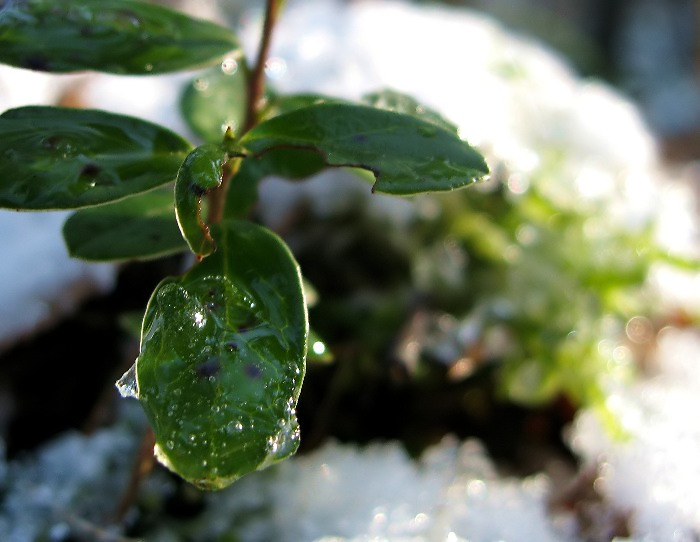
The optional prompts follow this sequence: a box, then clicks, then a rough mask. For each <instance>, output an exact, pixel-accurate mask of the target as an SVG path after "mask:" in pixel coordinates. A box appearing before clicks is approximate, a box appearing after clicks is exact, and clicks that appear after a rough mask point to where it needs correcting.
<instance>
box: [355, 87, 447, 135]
mask: <svg viewBox="0 0 700 542" xmlns="http://www.w3.org/2000/svg"><path fill="white" fill-rule="evenodd" d="M362 102H363V103H366V104H367V105H371V106H372V107H376V108H378V109H384V110H385V111H395V112H397V113H403V114H404V115H411V116H413V117H416V118H419V119H422V120H424V121H427V122H430V123H432V124H435V125H436V126H440V127H441V128H444V129H445V130H447V131H448V132H452V133H454V134H457V133H458V132H459V129H458V128H457V125H455V124H453V123H452V122H450V121H449V120H447V119H446V118H445V117H443V116H442V115H441V114H440V113H438V112H437V111H435V110H434V109H431V108H430V107H427V106H425V105H423V104H421V103H420V102H418V101H417V100H416V99H415V98H413V97H412V96H409V95H408V94H403V93H401V92H397V91H395V90H390V89H384V90H380V91H378V92H372V93H370V94H365V95H364V96H363V97H362Z"/></svg>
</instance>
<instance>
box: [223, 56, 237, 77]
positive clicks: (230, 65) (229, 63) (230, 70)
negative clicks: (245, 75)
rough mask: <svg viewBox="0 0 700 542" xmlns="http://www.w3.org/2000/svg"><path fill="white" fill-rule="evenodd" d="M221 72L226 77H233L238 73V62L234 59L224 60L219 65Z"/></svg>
mask: <svg viewBox="0 0 700 542" xmlns="http://www.w3.org/2000/svg"><path fill="white" fill-rule="evenodd" d="M221 71H222V72H224V73H225V74H226V75H233V74H234V73H236V72H237V71H238V62H236V59H235V58H225V59H224V61H223V62H222V63H221Z"/></svg>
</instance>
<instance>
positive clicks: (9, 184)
mask: <svg viewBox="0 0 700 542" xmlns="http://www.w3.org/2000/svg"><path fill="white" fill-rule="evenodd" d="M0 148H1V149H3V150H1V151H0V207H4V208H9V209H32V210H38V209H76V208H79V207H88V206H91V205H98V204H101V203H107V202H110V201H115V200H118V199H121V198H124V197H126V196H129V195H132V194H137V193H140V192H145V191H147V190H150V189H152V188H155V187H157V186H161V185H163V184H166V183H168V182H171V181H173V180H174V179H175V175H176V174H177V170H178V168H179V167H180V164H181V162H182V160H183V159H184V158H185V156H186V155H187V152H188V151H189V150H190V148H191V146H190V144H189V143H188V142H187V141H185V140H184V139H182V138H181V137H180V136H178V135H177V134H175V133H173V132H171V131H169V130H167V129H165V128H163V127H160V126H157V125H155V124H152V123H150V122H146V121H143V120H139V119H136V118H133V117H127V116H123V115H115V114H113V113H107V112H104V111H94V110H79V109H67V108H59V107H38V106H37V107H22V108H19V109H11V110H9V111H6V112H5V113H3V114H2V115H0Z"/></svg>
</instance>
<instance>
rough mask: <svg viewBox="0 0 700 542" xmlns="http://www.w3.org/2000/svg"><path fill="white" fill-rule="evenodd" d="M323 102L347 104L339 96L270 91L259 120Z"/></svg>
mask: <svg viewBox="0 0 700 542" xmlns="http://www.w3.org/2000/svg"><path fill="white" fill-rule="evenodd" d="M325 103H345V104H348V103H350V102H348V101H347V100H343V99H341V98H333V97H330V96H325V95H323V94H308V93H305V94H275V93H270V94H269V95H268V97H267V105H266V107H265V108H264V109H263V110H262V113H261V120H267V119H271V118H273V117H278V116H280V115H284V114H285V113H291V112H292V111H296V110H297V109H303V108H305V107H310V106H312V105H319V104H325Z"/></svg>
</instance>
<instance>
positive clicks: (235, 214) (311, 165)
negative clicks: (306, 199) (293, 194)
mask: <svg viewBox="0 0 700 542" xmlns="http://www.w3.org/2000/svg"><path fill="white" fill-rule="evenodd" d="M325 168H326V164H325V162H324V161H323V159H322V158H321V156H319V154H318V153H315V152H311V151H307V150H303V149H273V150H271V151H270V152H268V153H266V154H264V155H262V156H261V157H259V158H256V157H254V156H251V157H249V158H246V159H245V160H243V161H242V162H241V167H240V168H239V170H238V172H237V173H236V175H235V176H234V177H233V179H232V184H231V189H230V190H229V191H228V193H227V194H226V209H225V215H226V216H227V217H229V218H243V217H245V216H246V215H247V213H248V212H249V211H250V209H251V207H252V206H253V205H254V204H255V202H257V200H258V184H259V183H260V181H261V180H262V179H264V178H265V177H270V176H272V175H274V176H277V177H282V178H284V179H288V180H294V181H295V180H299V179H305V178H307V177H311V176H312V175H316V174H317V173H319V172H320V171H322V170H324V169H325Z"/></svg>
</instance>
